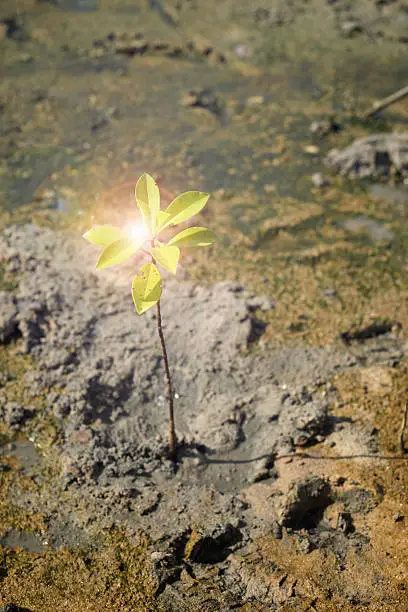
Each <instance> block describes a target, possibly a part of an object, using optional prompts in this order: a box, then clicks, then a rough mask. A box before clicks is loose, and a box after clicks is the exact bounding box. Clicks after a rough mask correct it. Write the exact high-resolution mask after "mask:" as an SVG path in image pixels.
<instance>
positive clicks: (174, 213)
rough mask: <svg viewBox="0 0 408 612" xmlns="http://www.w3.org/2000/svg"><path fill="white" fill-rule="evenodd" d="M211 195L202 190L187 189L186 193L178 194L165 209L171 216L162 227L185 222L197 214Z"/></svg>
mask: <svg viewBox="0 0 408 612" xmlns="http://www.w3.org/2000/svg"><path fill="white" fill-rule="evenodd" d="M209 197H210V195H209V194H208V193H202V192H201V191H186V193H182V194H181V195H179V196H177V198H175V199H174V200H173V201H172V202H171V204H169V205H168V207H167V208H166V210H165V211H164V212H166V213H167V214H169V215H170V218H169V219H168V220H167V221H166V222H165V223H164V225H163V226H162V229H163V228H164V227H167V226H168V225H177V223H183V221H187V219H190V217H193V216H194V215H197V214H198V213H199V212H200V210H202V209H203V208H204V206H205V205H206V204H207V201H208V198H209Z"/></svg>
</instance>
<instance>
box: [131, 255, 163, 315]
mask: <svg viewBox="0 0 408 612" xmlns="http://www.w3.org/2000/svg"><path fill="white" fill-rule="evenodd" d="M140 272H141V274H140V276H139V275H137V274H136V276H135V278H134V279H133V283H132V297H133V302H134V304H135V307H136V310H137V313H138V314H140V315H141V314H143V313H144V312H146V310H149V308H151V307H152V306H154V305H155V304H156V303H157V302H158V301H159V299H160V296H161V293H162V289H161V280H162V279H161V276H160V272H159V270H158V269H157V267H156V266H155V265H154V264H152V263H147V264H144V266H142V267H141V269H140Z"/></svg>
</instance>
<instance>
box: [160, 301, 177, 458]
mask: <svg viewBox="0 0 408 612" xmlns="http://www.w3.org/2000/svg"><path fill="white" fill-rule="evenodd" d="M156 306H157V329H158V331H159V336H160V342H161V347H162V353H163V360H164V369H165V371H166V378H167V400H168V403H169V417H170V422H169V447H170V457H171V460H172V461H173V462H174V463H176V461H177V456H176V429H175V425H174V405H173V387H172V384H171V376H170V368H169V362H168V359H167V351H166V344H165V342H164V335H163V328H162V320H161V312H160V300H159V301H158V302H157V304H156Z"/></svg>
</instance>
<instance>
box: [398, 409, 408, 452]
mask: <svg viewBox="0 0 408 612" xmlns="http://www.w3.org/2000/svg"><path fill="white" fill-rule="evenodd" d="M407 419H408V401H407V403H406V404H405V410H404V414H403V415H402V423H401V429H400V435H399V444H400V450H401V453H406V449H405V437H404V433H405V428H406V426H407Z"/></svg>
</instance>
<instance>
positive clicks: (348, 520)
mask: <svg viewBox="0 0 408 612" xmlns="http://www.w3.org/2000/svg"><path fill="white" fill-rule="evenodd" d="M336 529H339V530H340V531H342V532H343V533H344V535H349V534H350V533H354V531H355V527H354V523H353V517H352V516H351V514H350V512H339V514H338V515H337V525H336Z"/></svg>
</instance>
